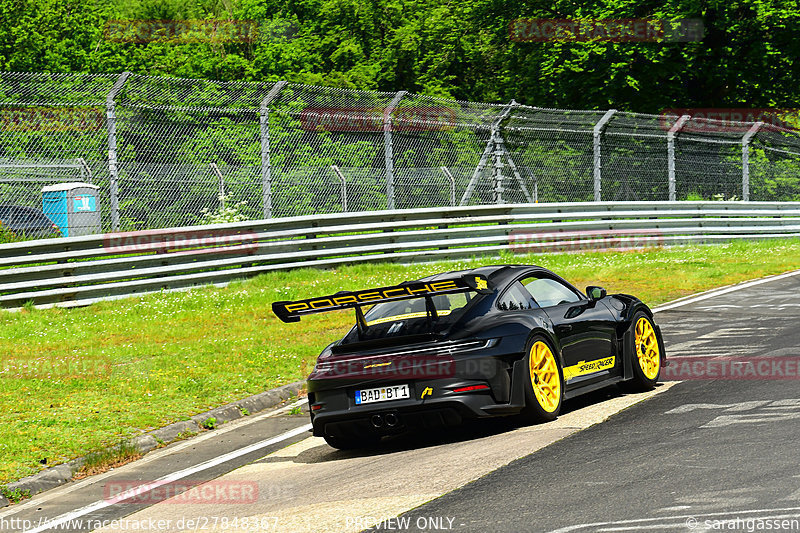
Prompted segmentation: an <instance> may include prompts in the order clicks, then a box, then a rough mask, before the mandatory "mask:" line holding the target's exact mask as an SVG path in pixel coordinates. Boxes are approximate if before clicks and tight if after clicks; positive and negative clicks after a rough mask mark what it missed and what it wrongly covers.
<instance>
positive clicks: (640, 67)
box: [0, 0, 800, 142]
mask: <svg viewBox="0 0 800 533" xmlns="http://www.w3.org/2000/svg"><path fill="white" fill-rule="evenodd" d="M518 18H559V19H564V18H582V19H587V18H600V19H609V18H616V19H624V18H650V19H667V20H671V19H683V18H699V19H702V20H703V23H704V26H705V37H704V38H703V40H702V41H700V42H690V43H680V42H660V43H653V42H641V43H609V42H544V43H535V42H513V41H512V40H511V39H510V37H509V33H508V28H509V24H510V23H511V22H512V21H513V20H515V19H518ZM130 19H144V20H159V19H160V20H163V19H180V20H184V19H233V20H245V21H253V22H254V23H256V24H257V26H258V32H257V35H256V36H255V37H254V38H252V39H249V40H246V39H245V40H241V41H239V42H235V41H234V42H222V41H220V40H216V41H215V40H213V39H211V40H209V41H208V42H191V43H187V42H181V41H179V40H177V41H176V40H174V39H173V40H169V39H162V40H158V41H154V42H146V43H135V42H121V41H120V40H114V39H112V38H111V37H112V35H111V34H110V33H109V32H108V31H107V26H106V24H107V22H108V21H113V20H130ZM798 22H800V6H799V5H798V1H797V0H790V1H788V2H775V1H774V0H755V1H750V0H747V1H746V0H732V1H729V2H719V1H713V2H697V1H696V0H676V1H673V2H661V3H653V2H649V3H642V2H639V1H634V0H603V1H596V0H595V1H590V2H588V3H585V2H584V3H575V2H572V1H571V0H555V1H553V2H527V3H526V2H513V3H508V2H496V1H493V0H472V1H470V2H456V3H449V4H445V3H442V2H436V1H432V0H421V1H418V2H412V3H409V2H400V1H398V0H374V1H372V2H359V1H357V0H226V1H223V0H195V1H194V2H190V3H185V2H181V1H180V0H125V1H123V2H105V1H101V0H76V1H75V2H66V3H65V2H58V1H56V0H32V1H30V2H24V3H20V2H17V1H16V0H0V69H2V70H7V71H38V72H120V71H122V70H130V71H133V72H135V73H140V74H149V75H159V74H161V75H170V76H179V77H199V78H213V79H222V80H251V81H265V80H267V81H274V80H278V79H287V80H289V81H295V82H303V83H311V84H323V85H330V86H338V87H350V88H360V89H378V90H387V91H395V90H398V89H407V90H411V91H415V92H421V93H425V94H430V95H438V96H452V97H457V98H459V99H470V100H478V101H508V100H510V99H511V98H516V99H517V100H518V101H520V102H522V103H527V104H530V105H536V106H541V107H567V108H609V107H616V108H618V109H632V110H636V111H643V112H658V111H660V110H662V109H664V108H670V107H676V106H686V107H689V106H693V107H767V106H779V107H780V106H786V107H793V106H794V102H795V100H796V99H797V96H798V91H800V89H798V87H797V83H796V80H795V76H794V73H795V72H796V71H797V66H798V58H799V57H800V41H798V40H797V39H796V38H795V29H796V27H797V26H798ZM198 142H202V140H200V139H198Z"/></svg>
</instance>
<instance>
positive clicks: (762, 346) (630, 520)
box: [0, 276, 800, 532]
mask: <svg viewBox="0 0 800 533" xmlns="http://www.w3.org/2000/svg"><path fill="white" fill-rule="evenodd" d="M798 318H800V276H793V277H786V278H782V279H775V280H772V281H769V282H767V283H763V284H760V285H756V286H752V287H747V288H744V289H742V290H736V291H733V292H729V293H727V294H723V295H717V296H711V297H710V298H707V299H704V300H702V301H698V302H694V303H692V302H690V303H687V304H686V305H684V306H681V307H677V308H674V309H670V310H666V311H663V312H660V313H658V314H657V315H656V321H657V323H659V324H661V325H662V328H663V331H664V334H665V338H666V345H667V351H668V354H669V355H670V357H674V358H676V360H679V359H680V358H682V357H686V356H692V357H695V356H697V357H704V358H707V359H708V360H711V358H713V359H715V360H716V359H719V358H720V357H725V356H735V357H759V358H761V359H763V360H769V361H772V360H773V359H772V358H776V359H775V360H777V359H778V358H782V359H781V361H784V362H786V361H789V360H791V359H792V358H793V357H797V356H798V355H800V354H797V347H798V346H800V328H798V324H800V321H798ZM770 369H772V367H770ZM784 377H785V376H784ZM797 384H798V381H797V380H796V379H784V380H767V379H757V380H753V379H735V380H731V379H724V380H722V379H717V380H708V379H703V380H691V381H685V382H682V383H677V384H676V383H674V382H670V383H667V384H665V385H662V386H660V387H659V388H658V389H656V391H653V392H650V393H645V394H632V395H630V394H622V393H620V392H619V391H618V390H617V389H616V388H614V387H612V388H609V389H604V390H602V391H598V392H596V393H593V394H591V395H587V396H585V397H581V398H578V399H575V400H572V401H569V402H566V403H565V412H564V413H563V414H562V415H561V416H560V417H559V419H558V420H556V421H554V422H551V423H548V424H541V425H535V426H529V427H518V426H517V425H515V423H514V422H513V421H512V420H503V419H500V420H494V421H490V422H489V423H482V424H476V425H469V426H466V427H464V428H462V429H460V430H456V431H452V432H448V433H439V434H432V435H419V436H413V437H405V438H401V439H395V440H393V441H391V442H389V443H387V444H386V445H385V446H382V447H380V448H378V449H376V450H373V451H364V452H341V451H336V450H333V449H331V448H329V447H328V446H327V445H326V444H325V443H324V441H322V440H321V439H318V438H315V437H306V435H307V433H304V431H303V427H304V426H305V425H306V424H307V421H308V419H307V415H305V414H303V415H301V416H298V415H290V414H289V413H287V412H283V413H277V414H275V415H274V416H259V417H256V418H255V419H253V420H241V421H236V422H234V423H232V424H231V426H230V427H228V428H226V427H225V426H223V427H222V429H221V430H219V431H218V432H209V433H208V434H206V435H203V436H202V437H201V438H200V439H197V440H191V441H186V442H184V443H179V444H177V445H173V446H170V447H168V448H165V449H163V450H159V451H157V452H154V454H149V455H148V456H147V457H146V458H145V459H144V460H143V461H140V462H137V463H133V464H131V465H127V466H125V467H122V468H120V469H117V470H115V471H113V472H110V473H108V474H104V475H103V476H100V477H98V478H95V479H90V480H85V481H83V482H80V483H76V484H70V485H67V486H65V487H62V488H59V489H56V490H55V491H50V492H48V493H44V494H41V495H39V496H37V497H35V498H34V499H32V500H29V501H27V502H25V503H23V504H19V505H17V506H13V507H11V508H9V509H4V510H2V512H0V529H2V530H3V531H6V530H9V531H21V530H22V528H19V527H16V528H15V527H3V526H4V525H5V526H9V525H11V524H10V523H9V522H8V520H9V519H12V518H17V519H20V520H22V519H26V520H30V522H28V523H29V524H33V525H34V526H36V524H37V523H38V522H37V521H38V520H40V519H42V518H45V519H52V518H54V517H57V516H66V514H65V513H71V515H73V516H77V517H78V518H81V519H83V520H86V519H95V520H101V519H102V520H107V521H109V520H114V519H124V520H125V521H124V522H121V523H120V524H117V525H116V527H114V526H112V525H109V526H107V527H105V528H102V529H100V530H101V531H108V532H112V531H113V532H116V531H154V530H168V531H190V530H191V531H254V530H256V531H359V530H362V529H364V528H365V527H368V526H371V525H375V524H376V523H377V525H378V528H376V529H377V530H381V531H386V530H389V531H392V530H394V531H397V530H425V531H435V530H439V531H441V530H449V531H554V530H561V529H563V528H567V529H564V530H565V531H601V530H603V531H707V530H712V531H713V530H719V528H714V527H713V526H714V525H715V523H714V522H713V520H721V519H722V518H729V517H733V518H735V517H737V516H738V517H739V518H740V519H742V520H746V519H754V518H758V517H762V518H763V517H789V518H791V517H794V518H796V519H800V511H798V510H797V509H798V508H800V466H798V460H797V458H798V454H797V452H796V444H795V443H796V442H797V441H798V437H799V436H800V427H798V424H797V421H798V420H800V400H798V399H797V398H800V391H798V388H797ZM698 404H699V405H698ZM609 417H610V418H609ZM286 435H290V436H288V437H286V438H285V439H284V438H283V436H286ZM264 439H267V440H264ZM276 439H277V440H276ZM287 445H288V446H287ZM247 446H251V447H252V446H255V448H252V451H251V452H249V453H244V454H241V455H236V453H238V452H237V450H247V449H248V448H247ZM231 453H234V455H236V456H235V457H234V458H232V459H230V460H226V461H224V462H221V463H218V464H213V466H211V467H209V468H207V469H201V470H199V471H197V472H194V471H191V469H192V468H194V467H196V466H198V465H200V466H202V465H203V464H205V462H208V461H212V462H213V459H214V458H223V459H224V458H225V457H226V454H231ZM151 455H152V456H151ZM193 465H194V466H193ZM181 469H183V470H181ZM187 469H189V470H187ZM175 471H191V472H192V473H191V475H189V476H187V477H185V478H182V479H186V480H189V481H192V482H208V483H211V484H216V485H214V486H216V487H220V486H222V487H223V489H224V488H225V487H236V486H239V487H240V488H241V487H242V486H244V487H245V488H247V487H248V486H252V485H253V484H255V485H256V486H257V487H258V497H257V499H256V500H253V501H240V502H231V501H220V500H219V498H218V499H217V501H203V502H196V501H195V502H188V503H187V502H186V501H181V500H180V499H179V498H172V499H167V500H165V501H158V502H157V503H156V501H157V500H158V498H155V499H149V500H148V499H147V498H146V497H145V498H144V500H145V501H144V503H139V504H131V503H114V504H113V505H107V506H103V507H102V508H98V509H95V510H93V511H91V512H84V513H83V514H80V513H76V511H79V510H80V509H81V508H86V507H87V506H88V505H90V504H92V502H97V501H101V502H102V501H103V500H104V499H107V498H106V495H107V491H108V486H109V484H110V483H112V482H114V481H117V482H119V481H125V480H128V481H129V480H154V479H159V478H160V477H163V476H165V475H169V474H170V472H175ZM237 484H238V485H237ZM145 496H146V495H145ZM162 499H163V498H162ZM426 502H427V503H426ZM778 509H788V510H784V511H780V510H778ZM402 513H405V514H402ZM398 515H400V521H398V520H397V519H395V520H394V521H391V520H385V519H387V518H391V517H397V516H398ZM692 517H693V518H694V520H696V521H697V522H696V523H695V522H691V521H689V519H690V518H692ZM789 518H787V519H789ZM4 519H5V520H6V522H5V524H4V523H3V520H4ZM181 519H183V522H181V521H180V520H181ZM223 519H224V521H223ZM243 519H248V522H247V525H246V526H245V525H244V522H243ZM780 519H781V518H779V520H780ZM158 520H163V521H165V522H163V523H164V524H167V523H169V527H166V528H159V529H154V527H153V525H154V524H157V521H158ZM189 520H194V521H195V522H194V523H193V524H191V523H189V522H188V521H189ZM405 520H407V522H405ZM706 520H711V521H712V522H708V523H707V522H706ZM167 521H169V522H167ZM234 521H236V522H234ZM619 521H624V522H621V523H615V522H619ZM19 524H20V523H19V522H17V524H16V525H18V526H19ZM87 524H88V525H87ZM234 524H235V525H234ZM406 524H408V527H405V526H406ZM95 525H96V522H95ZM134 525H135V526H136V527H133V526H134ZM254 525H256V526H257V527H256V528H255V529H253V527H254ZM690 525H695V526H697V527H695V528H694V529H690V528H689V527H688V526H690ZM123 526H124V529H123ZM418 526H420V527H418ZM742 527H743V529H740V531H746V530H747V526H746V523H745V522H744V521H743V522H742ZM93 529H97V528H96V527H93V526H92V525H91V523H88V522H85V521H84V523H83V524H82V525H81V526H78V525H77V523H75V524H72V525H70V524H67V523H64V524H62V525H61V526H60V527H59V528H57V529H56V528H52V529H49V531H90V530H93ZM772 529H773V530H774V529H775V528H772ZM29 530H31V528H29ZM32 530H33V531H48V529H46V528H42V527H34V528H33V529H32ZM728 530H729V531H730V530H731V529H728ZM797 530H800V527H798V528H797Z"/></svg>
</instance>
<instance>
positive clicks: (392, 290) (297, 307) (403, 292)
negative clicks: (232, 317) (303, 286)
mask: <svg viewBox="0 0 800 533" xmlns="http://www.w3.org/2000/svg"><path fill="white" fill-rule="evenodd" d="M469 291H475V292H477V293H479V294H489V293H491V292H492V289H491V288H490V287H489V280H488V279H487V278H486V276H483V275H480V274H466V275H463V276H458V277H452V278H445V279H441V280H437V281H427V282H424V281H406V282H404V283H401V284H400V285H393V286H390V287H378V288H375V289H365V290H362V291H353V292H348V291H342V292H337V293H336V294H331V295H330V296H320V297H319V298H309V299H308V300H297V301H295V302H285V301H284V302H275V303H273V304H272V312H273V313H275V314H276V315H277V316H278V318H280V319H281V320H282V321H284V322H298V321H299V320H300V318H301V317H303V316H305V315H311V314H314V313H326V312H328V311H336V310H338V309H348V308H357V309H356V312H357V313H358V311H360V308H361V306H363V305H373V304H378V303H383V302H393V301H396V300H410V299H412V298H428V297H430V296H435V295H437V294H453V293H458V292H469ZM359 314H360V313H359Z"/></svg>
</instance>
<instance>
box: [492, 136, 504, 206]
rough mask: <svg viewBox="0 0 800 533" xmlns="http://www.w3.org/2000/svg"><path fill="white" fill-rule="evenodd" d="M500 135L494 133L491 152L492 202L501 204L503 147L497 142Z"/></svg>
mask: <svg viewBox="0 0 800 533" xmlns="http://www.w3.org/2000/svg"><path fill="white" fill-rule="evenodd" d="M499 137H500V135H499V134H498V133H496V132H495V134H494V138H495V142H494V150H492V201H493V202H494V203H495V204H497V205H500V204H503V203H504V202H503V154H504V153H505V147H504V146H503V143H502V142H500V141H498V138H499Z"/></svg>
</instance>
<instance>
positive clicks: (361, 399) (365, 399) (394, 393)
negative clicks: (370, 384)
mask: <svg viewBox="0 0 800 533" xmlns="http://www.w3.org/2000/svg"><path fill="white" fill-rule="evenodd" d="M403 398H411V394H410V393H409V391H408V385H391V386H389V387H377V388H375V389H364V390H357V391H356V405H362V404H365V403H375V402H388V401H391V400H402V399H403Z"/></svg>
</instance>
